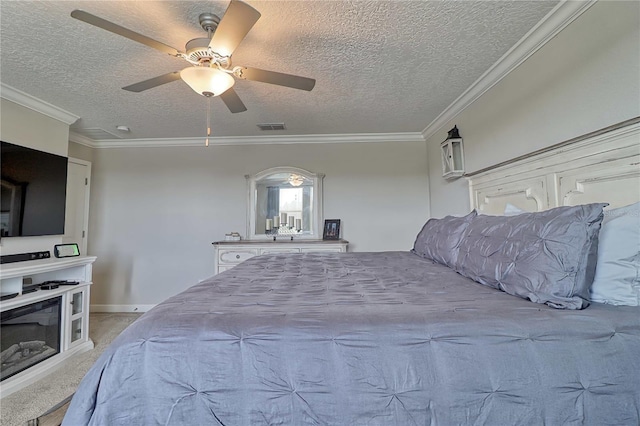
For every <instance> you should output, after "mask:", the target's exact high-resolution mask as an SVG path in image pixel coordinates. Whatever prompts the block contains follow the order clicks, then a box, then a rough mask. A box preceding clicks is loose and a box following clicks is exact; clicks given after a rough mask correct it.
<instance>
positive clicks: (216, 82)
mask: <svg viewBox="0 0 640 426" xmlns="http://www.w3.org/2000/svg"><path fill="white" fill-rule="evenodd" d="M71 16H72V17H73V18H75V19H78V20H80V21H83V22H86V23H88V24H91V25H94V26H96V27H99V28H102V29H104V30H107V31H110V32H112V33H115V34H118V35H121V36H123V37H126V38H128V39H131V40H133V41H137V42H138V43H142V44H144V45H146V46H149V47H152V48H154V49H156V50H159V51H161V52H163V53H167V54H169V55H171V56H175V57H179V58H182V59H184V60H186V61H187V62H189V63H190V64H191V66H189V67H187V68H185V69H183V70H182V71H176V72H171V73H168V74H164V75H160V76H158V77H154V78H150V79H148V80H144V81H141V82H139V83H135V84H132V85H129V86H126V87H123V89H124V90H128V91H130V92H142V91H144V90H148V89H152V88H154V87H157V86H160V85H162V84H166V83H171V82H172V81H176V80H179V79H182V80H183V81H184V82H185V83H187V84H188V85H189V86H190V87H191V88H192V89H193V90H194V91H195V92H196V93H198V94H200V95H203V96H206V97H213V96H220V98H221V99H222V101H223V102H224V103H225V105H226V106H227V108H229V110H230V111H231V112H233V113H237V112H243V111H246V110H247V108H246V107H245V105H244V103H242V101H241V100H240V98H239V97H238V94H237V93H236V92H235V90H234V89H233V87H232V86H233V85H234V83H235V79H234V77H236V78H241V79H243V80H251V81H259V82H262V83H271V84H277V85H279V86H286V87H291V88H294V89H300V90H307V91H310V90H311V89H313V86H315V84H316V81H315V80H314V79H312V78H307V77H300V76H297V75H291V74H284V73H280V72H275V71H267V70H263V69H259V68H248V67H243V66H232V64H231V55H232V54H233V51H234V50H235V49H236V47H238V45H239V44H240V42H241V41H242V40H243V39H244V38H245V36H246V35H247V33H248V32H249V31H250V30H251V28H252V27H253V25H254V24H255V23H256V22H257V21H258V19H259V18H260V12H258V11H257V10H255V9H254V8H252V7H251V6H249V5H248V4H246V3H243V2H241V1H239V0H231V3H230V4H229V6H228V7H227V10H226V12H225V13H224V15H223V17H222V19H220V18H219V17H218V16H217V15H214V14H212V13H202V14H200V17H199V21H200V26H202V28H203V29H204V30H205V31H206V32H207V37H206V38H196V39H193V40H191V41H189V42H187V44H186V46H185V52H180V51H178V50H177V49H174V48H173V47H171V46H168V45H166V44H164V43H161V42H159V41H157V40H154V39H152V38H149V37H147V36H144V35H142V34H139V33H137V32H135V31H131V30H129V29H127V28H124V27H121V26H120V25H117V24H114V23H113V22H110V21H107V20H105V19H102V18H99V17H97V16H95V15H92V14H90V13H87V12H85V11H83V10H74V11H73V12H71Z"/></svg>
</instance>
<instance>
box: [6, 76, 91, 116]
mask: <svg viewBox="0 0 640 426" xmlns="http://www.w3.org/2000/svg"><path fill="white" fill-rule="evenodd" d="M0 98H3V99H6V100H8V101H11V102H13V103H16V104H18V105H22V106H23V107H25V108H29V109H31V110H33V111H36V112H39V113H40V114H43V115H46V116H47V117H51V118H53V119H55V120H58V121H62V122H63V123H65V124H68V125H71V124H73V123H75V122H76V121H78V119H79V118H80V117H79V116H77V115H75V114H72V113H70V112H69V111H65V110H63V109H62V108H59V107H57V106H55V105H52V104H50V103H48V102H45V101H43V100H40V99H38V98H36V97H35V96H31V95H29V94H28V93H25V92H23V91H21V90H18V89H16V88H14V87H11V86H8V85H6V84H4V83H0Z"/></svg>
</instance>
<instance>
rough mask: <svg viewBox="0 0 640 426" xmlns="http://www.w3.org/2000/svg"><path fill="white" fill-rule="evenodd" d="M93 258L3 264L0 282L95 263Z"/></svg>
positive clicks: (80, 257) (0, 268)
mask: <svg viewBox="0 0 640 426" xmlns="http://www.w3.org/2000/svg"><path fill="white" fill-rule="evenodd" d="M95 260H96V257H95V256H79V257H65V258H62V259H56V258H51V259H40V260H30V261H27V262H16V263H5V264H3V265H2V267H0V280H4V279H8V278H15V277H22V276H29V275H34V274H39V273H43V272H53V271H58V270H61V269H66V268H71V267H74V266H84V265H89V264H91V263H93V262H95Z"/></svg>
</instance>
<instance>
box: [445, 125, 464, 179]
mask: <svg viewBox="0 0 640 426" xmlns="http://www.w3.org/2000/svg"><path fill="white" fill-rule="evenodd" d="M440 152H441V154H442V177H443V178H445V179H456V178H459V177H460V176H462V175H464V151H463V148H462V137H460V133H459V131H458V127H457V126H453V129H451V130H449V133H448V134H447V139H445V140H444V141H442V142H441V143H440Z"/></svg>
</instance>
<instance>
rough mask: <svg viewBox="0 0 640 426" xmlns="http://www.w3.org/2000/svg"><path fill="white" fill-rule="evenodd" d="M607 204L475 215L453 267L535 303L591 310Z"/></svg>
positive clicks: (478, 280)
mask: <svg viewBox="0 0 640 426" xmlns="http://www.w3.org/2000/svg"><path fill="white" fill-rule="evenodd" d="M606 205H607V204H587V205H583V206H574V207H558V208H555V209H551V210H546V211H543V212H535V213H522V214H519V215H517V216H477V217H474V218H473V220H472V221H471V223H470V224H469V226H468V227H467V229H466V231H465V233H464V235H463V236H462V241H461V242H460V248H459V254H458V257H457V262H456V263H455V265H454V269H455V270H456V271H457V272H458V273H460V274H461V275H464V276H466V277H469V278H471V279H473V280H475V281H477V282H479V283H481V284H484V285H487V286H490V287H494V288H497V289H500V290H503V291H505V292H507V293H509V294H512V295H515V296H519V297H522V298H525V299H529V300H531V301H533V302H537V303H546V304H547V305H549V306H552V307H554V308H566V309H582V308H586V307H587V306H588V305H589V288H590V286H591V283H592V282H593V276H594V274H595V267H596V257H597V249H598V231H599V230H600V223H601V221H602V218H603V213H602V209H603V208H604V207H605V206H606Z"/></svg>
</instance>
